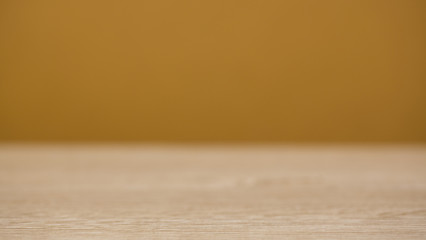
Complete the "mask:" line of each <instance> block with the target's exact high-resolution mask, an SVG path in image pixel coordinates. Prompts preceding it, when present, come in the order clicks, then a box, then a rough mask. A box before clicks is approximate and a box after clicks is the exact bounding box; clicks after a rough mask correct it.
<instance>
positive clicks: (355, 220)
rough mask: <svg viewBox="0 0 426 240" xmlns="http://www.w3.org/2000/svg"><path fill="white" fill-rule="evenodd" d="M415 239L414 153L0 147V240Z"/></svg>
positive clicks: (424, 206)
mask: <svg viewBox="0 0 426 240" xmlns="http://www.w3.org/2000/svg"><path fill="white" fill-rule="evenodd" d="M425 238H426V147H425V146H424V145H417V146H408V145H405V146H398V145H393V146H390V145H388V146H386V145H381V146H368V145H366V146H297V145H295V146H265V145H263V146H256V145H252V146H192V147H191V146H173V145H169V146H167V145H164V146H158V145H139V146H138V145H11V144H2V145H0V239H8V240H13V239H55V240H58V239H103V240H104V239H425Z"/></svg>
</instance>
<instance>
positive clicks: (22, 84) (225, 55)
mask: <svg viewBox="0 0 426 240" xmlns="http://www.w3.org/2000/svg"><path fill="white" fill-rule="evenodd" d="M425 12H426V1H424V0H351V1H346V0H323V1H317V0H311V1H310V0H291V1H286V0H257V1H252V0H191V1H189V0H149V1H142V0H123V1H115V0H99V1H95V0H72V1H58V0H22V1H14V0H3V1H1V2H0V140H2V141H39V140H40V141H56V140H61V141H80V140H81V141H121V140H125V141H296V142H304V141H307V142H312V141H322V142H324V141H326V142H327V141H345V142H353V141H355V142H356V141H387V142H388V141H393V142H403V141H410V142H421V141H423V142H424V141H426V14H425Z"/></svg>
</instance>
